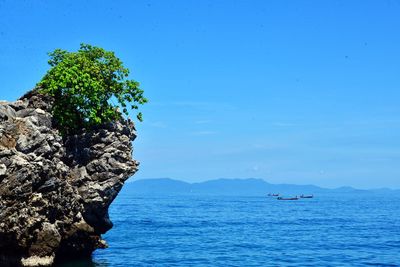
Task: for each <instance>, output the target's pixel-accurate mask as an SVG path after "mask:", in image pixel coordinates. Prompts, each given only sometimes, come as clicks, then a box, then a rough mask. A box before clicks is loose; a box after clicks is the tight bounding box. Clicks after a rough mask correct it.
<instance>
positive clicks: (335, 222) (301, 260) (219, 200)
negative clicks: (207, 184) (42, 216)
mask: <svg viewBox="0 0 400 267" xmlns="http://www.w3.org/2000/svg"><path fill="white" fill-rule="evenodd" d="M110 217H111V220H112V221H113V223H114V227H113V228H112V229H111V230H110V231H109V232H108V233H107V234H105V235H104V239H105V240H106V241H107V242H108V244H109V248H108V249H104V250H97V251H96V252H95V253H94V254H93V259H92V260H91V261H88V262H73V263H69V264H65V265H63V266H65V267H66V266H81V267H83V266H90V267H114V266H400V196H399V195H395V194H393V195H387V194H374V193H370V194H357V193H344V194H322V195H315V196H314V198H312V199H299V200H296V201H279V200H277V199H276V198H275V197H268V196H267V195H265V196H258V197H246V196H201V195H198V196H189V195H187V196H184V195H182V196H156V195H142V196H139V195H132V194H129V192H124V191H122V192H121V193H120V195H119V196H118V197H117V198H116V200H115V201H114V202H113V204H112V206H111V207H110Z"/></svg>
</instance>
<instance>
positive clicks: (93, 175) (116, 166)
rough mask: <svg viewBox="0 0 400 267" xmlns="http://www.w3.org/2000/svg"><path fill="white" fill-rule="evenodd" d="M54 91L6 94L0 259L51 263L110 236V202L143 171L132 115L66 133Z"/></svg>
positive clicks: (0, 142)
mask: <svg viewBox="0 0 400 267" xmlns="http://www.w3.org/2000/svg"><path fill="white" fill-rule="evenodd" d="M51 105H52V99H51V98H50V97H47V96H43V95H40V94H38V93H37V92H35V91H31V92H29V93H27V94H26V95H25V96H23V97H22V98H21V99H20V100H18V101H16V102H5V101H0V266H49V265H51V264H52V263H53V262H54V261H55V260H64V259H69V258H75V257H86V256H90V255H91V253H92V252H93V250H95V249H97V248H104V247H106V246H107V244H106V243H105V242H104V241H103V240H102V239H101V234H103V233H105V232H106V231H108V230H109V229H110V228H111V227H112V223H111V221H110V219H109V216H108V207H109V205H110V204H111V202H112V201H113V200H114V198H115V197H116V196H117V194H118V192H119V191H120V190H121V188H122V186H123V184H124V182H125V180H126V179H128V178H129V177H130V176H131V175H133V174H134V173H135V172H136V171H137V166H138V163H137V162H136V161H135V160H133V159H132V143H131V141H133V140H134V139H135V137H136V135H135V128H134V125H133V123H132V122H131V121H125V120H121V121H119V122H115V123H109V124H106V125H102V126H100V127H98V128H97V129H93V130H90V131H83V133H82V134H79V135H74V136H65V137H62V136H61V135H60V134H59V131H58V130H57V129H56V127H54V123H53V120H52V116H51V114H50V109H51Z"/></svg>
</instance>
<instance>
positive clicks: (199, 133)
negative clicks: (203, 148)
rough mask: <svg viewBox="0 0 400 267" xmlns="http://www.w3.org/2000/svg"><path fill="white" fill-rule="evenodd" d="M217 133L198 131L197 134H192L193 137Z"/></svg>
mask: <svg viewBox="0 0 400 267" xmlns="http://www.w3.org/2000/svg"><path fill="white" fill-rule="evenodd" d="M216 133H217V132H216V131H196V132H192V135H198V136H200V135H213V134H216Z"/></svg>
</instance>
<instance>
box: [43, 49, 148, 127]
mask: <svg viewBox="0 0 400 267" xmlns="http://www.w3.org/2000/svg"><path fill="white" fill-rule="evenodd" d="M49 56H50V60H49V61H48V63H49V65H50V66H51V68H50V70H49V71H48V72H47V73H46V75H45V76H44V77H43V79H42V80H41V81H40V82H39V83H38V87H39V88H40V91H41V92H42V93H44V94H48V95H51V96H53V97H54V99H55V103H54V105H53V110H52V113H53V116H54V118H55V120H56V121H57V123H58V124H59V126H61V130H62V131H63V132H66V133H71V132H76V131H79V130H80V129H82V128H87V127H92V126H94V125H98V124H101V123H105V122H110V121H115V120H118V119H120V118H121V116H122V113H124V114H125V115H128V107H127V106H128V105H129V106H130V108H131V109H133V110H137V109H138V108H139V105H141V104H144V103H146V102H147V99H146V98H145V97H144V96H143V90H141V89H140V88H139V83H138V82H136V81H134V80H131V79H128V76H129V70H128V69H127V68H125V67H124V66H123V64H122V62H121V60H120V59H119V58H117V57H116V56H115V54H114V52H110V51H106V50H104V49H103V48H100V47H95V46H91V45H88V44H81V46H80V49H79V50H78V51H77V52H68V51H65V50H61V49H56V50H54V51H53V52H51V53H49ZM113 102H117V103H118V104H115V103H113ZM120 108H121V109H122V113H121V112H120V111H119V109H120ZM137 118H138V120H139V121H142V113H140V112H139V113H137Z"/></svg>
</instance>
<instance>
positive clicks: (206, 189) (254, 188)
mask: <svg viewBox="0 0 400 267" xmlns="http://www.w3.org/2000/svg"><path fill="white" fill-rule="evenodd" d="M124 192H125V193H129V194H134V195H225V196H233V195H235V196H265V195H267V194H268V193H279V194H281V195H301V194H305V195H308V194H319V193H335V194H337V193H343V194H346V193H389V192H394V190H391V189H386V188H384V189H375V190H359V189H355V188H353V187H339V188H336V189H326V188H322V187H318V186H315V185H294V184H270V183H268V182H266V181H264V180H262V179H256V178H249V179H216V180H210V181H205V182H201V183H187V182H183V181H178V180H173V179H170V178H159V179H143V180H136V181H133V182H128V183H126V184H125V186H124Z"/></svg>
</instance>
